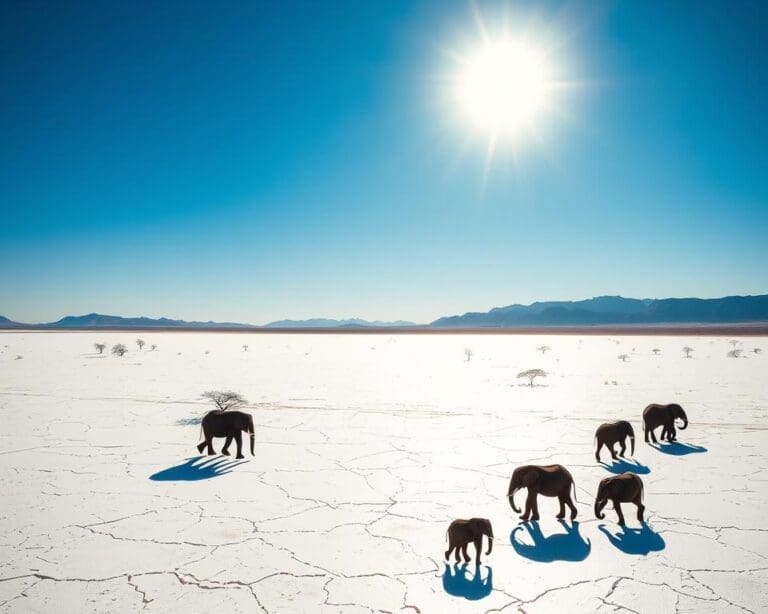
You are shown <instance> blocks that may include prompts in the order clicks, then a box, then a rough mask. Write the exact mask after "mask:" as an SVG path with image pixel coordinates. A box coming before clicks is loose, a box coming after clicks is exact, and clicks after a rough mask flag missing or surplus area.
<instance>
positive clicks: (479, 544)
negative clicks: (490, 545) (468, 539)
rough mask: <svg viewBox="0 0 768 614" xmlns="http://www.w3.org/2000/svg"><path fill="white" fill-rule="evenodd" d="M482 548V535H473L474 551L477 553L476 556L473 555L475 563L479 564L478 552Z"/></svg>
mask: <svg viewBox="0 0 768 614" xmlns="http://www.w3.org/2000/svg"><path fill="white" fill-rule="evenodd" d="M482 550H483V536H482V535H481V536H480V537H475V552H476V553H477V556H476V557H475V564H476V565H479V564H480V553H481V552H482Z"/></svg>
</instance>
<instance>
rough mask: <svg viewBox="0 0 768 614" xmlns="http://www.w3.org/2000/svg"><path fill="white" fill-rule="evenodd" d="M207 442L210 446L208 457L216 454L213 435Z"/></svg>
mask: <svg viewBox="0 0 768 614" xmlns="http://www.w3.org/2000/svg"><path fill="white" fill-rule="evenodd" d="M205 442H206V443H207V444H208V456H213V455H214V454H216V451H215V450H214V449H213V435H211V436H210V437H206V438H205Z"/></svg>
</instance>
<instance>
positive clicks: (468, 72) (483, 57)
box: [454, 39, 552, 140]
mask: <svg viewBox="0 0 768 614" xmlns="http://www.w3.org/2000/svg"><path fill="white" fill-rule="evenodd" d="M551 90H552V82H551V74H550V70H549V67H548V66H547V62H546V59H545V57H544V55H543V54H542V53H541V52H540V51H539V50H538V49H536V48H535V47H533V46H532V45H530V44H528V43H525V42H519V41H514V40H510V39H501V40H497V41H486V42H485V43H484V44H483V45H482V47H480V48H479V49H478V50H477V51H475V52H474V53H473V54H470V55H469V56H467V57H466V58H465V59H464V60H463V61H462V62H461V68H460V70H459V71H458V74H457V75H456V78H455V84H454V96H455V100H456V103H457V104H458V106H459V109H460V110H461V112H462V114H463V115H464V117H465V118H466V119H467V120H468V121H469V123H470V124H471V126H472V128H473V129H476V130H479V131H482V132H486V133H487V134H488V136H489V138H492V139H494V140H516V139H517V138H519V137H520V136H521V135H522V134H523V133H525V132H529V131H531V130H533V129H534V128H535V122H536V120H537V119H538V117H539V116H540V115H541V113H542V111H544V110H545V108H546V106H547V103H548V98H549V96H551V94H552V92H551Z"/></svg>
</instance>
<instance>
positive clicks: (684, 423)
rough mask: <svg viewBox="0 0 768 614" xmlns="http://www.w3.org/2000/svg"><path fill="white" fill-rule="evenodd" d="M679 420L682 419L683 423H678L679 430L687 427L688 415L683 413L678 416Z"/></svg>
mask: <svg viewBox="0 0 768 614" xmlns="http://www.w3.org/2000/svg"><path fill="white" fill-rule="evenodd" d="M680 420H682V421H683V423H682V424H681V425H680V430H681V431H684V430H685V429H687V428H688V417H687V416H686V415H685V414H683V415H682V416H680Z"/></svg>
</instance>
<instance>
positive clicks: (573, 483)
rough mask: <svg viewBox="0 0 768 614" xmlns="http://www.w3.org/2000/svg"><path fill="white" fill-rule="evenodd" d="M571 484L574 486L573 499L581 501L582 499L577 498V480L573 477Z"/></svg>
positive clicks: (577, 501)
mask: <svg viewBox="0 0 768 614" xmlns="http://www.w3.org/2000/svg"><path fill="white" fill-rule="evenodd" d="M571 486H573V500H574V501H576V503H580V501H579V500H578V499H577V498H576V480H574V479H573V478H571Z"/></svg>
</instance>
